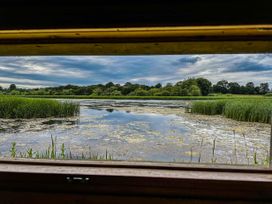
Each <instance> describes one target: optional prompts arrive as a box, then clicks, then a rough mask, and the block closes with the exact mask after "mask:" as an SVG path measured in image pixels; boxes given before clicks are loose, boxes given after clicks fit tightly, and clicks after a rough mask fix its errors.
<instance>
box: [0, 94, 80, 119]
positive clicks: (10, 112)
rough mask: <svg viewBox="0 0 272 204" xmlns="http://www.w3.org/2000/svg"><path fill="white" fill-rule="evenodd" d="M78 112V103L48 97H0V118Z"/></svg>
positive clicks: (70, 114) (43, 116) (62, 114)
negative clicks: (63, 101)
mask: <svg viewBox="0 0 272 204" xmlns="http://www.w3.org/2000/svg"><path fill="white" fill-rule="evenodd" d="M78 113H79V105H78V104H75V103H71V102H65V103H62V102H59V101H56V100H50V99H30V98H21V97H13V96H1V97H0V118H6V119H10V118H46V117H53V116H54V117H67V116H74V115H77V114H78Z"/></svg>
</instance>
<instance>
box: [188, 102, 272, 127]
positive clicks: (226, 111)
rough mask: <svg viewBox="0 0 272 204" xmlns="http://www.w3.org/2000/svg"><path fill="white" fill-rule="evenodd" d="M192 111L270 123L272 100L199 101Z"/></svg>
mask: <svg viewBox="0 0 272 204" xmlns="http://www.w3.org/2000/svg"><path fill="white" fill-rule="evenodd" d="M192 113H198V114H204V115H220V114H222V115H223V116H225V117H227V118H231V119H234V120H238V121H247V122H260V123H270V118H271V117H270V116H271V113H272V100H269V99H251V100H246V99H235V100H218V101H217V100H214V101H197V102H193V104H192Z"/></svg>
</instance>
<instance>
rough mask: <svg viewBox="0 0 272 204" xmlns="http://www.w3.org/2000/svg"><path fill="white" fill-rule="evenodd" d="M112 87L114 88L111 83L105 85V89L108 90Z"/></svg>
mask: <svg viewBox="0 0 272 204" xmlns="http://www.w3.org/2000/svg"><path fill="white" fill-rule="evenodd" d="M112 86H114V83H112V82H109V83H107V84H106V85H105V87H106V88H110V87H112Z"/></svg>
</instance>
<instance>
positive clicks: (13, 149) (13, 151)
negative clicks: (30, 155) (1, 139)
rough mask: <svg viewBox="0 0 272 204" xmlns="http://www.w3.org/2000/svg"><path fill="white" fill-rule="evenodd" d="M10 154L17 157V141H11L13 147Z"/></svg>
mask: <svg viewBox="0 0 272 204" xmlns="http://www.w3.org/2000/svg"><path fill="white" fill-rule="evenodd" d="M10 156H11V157H12V158H15V157H16V142H12V143H11V148H10Z"/></svg>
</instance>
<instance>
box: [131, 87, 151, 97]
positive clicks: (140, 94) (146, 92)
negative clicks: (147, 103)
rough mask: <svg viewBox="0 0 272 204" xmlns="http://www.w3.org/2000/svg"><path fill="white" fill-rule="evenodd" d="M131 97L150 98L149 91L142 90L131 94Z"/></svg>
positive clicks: (139, 89)
mask: <svg viewBox="0 0 272 204" xmlns="http://www.w3.org/2000/svg"><path fill="white" fill-rule="evenodd" d="M130 95H131V96H148V91H147V90H144V89H142V88H138V89H136V90H135V91H133V92H131V93H130Z"/></svg>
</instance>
